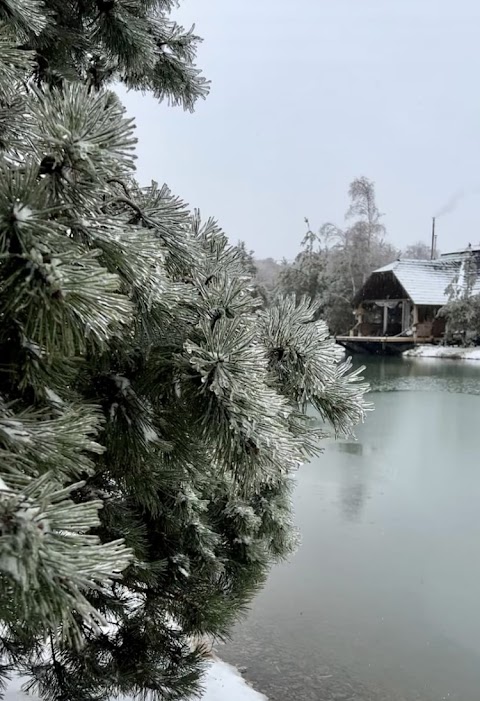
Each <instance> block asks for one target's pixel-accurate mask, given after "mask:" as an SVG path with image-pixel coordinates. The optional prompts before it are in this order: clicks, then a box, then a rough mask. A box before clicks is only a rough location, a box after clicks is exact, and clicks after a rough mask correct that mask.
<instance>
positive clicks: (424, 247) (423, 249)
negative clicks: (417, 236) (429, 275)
mask: <svg viewBox="0 0 480 701" xmlns="http://www.w3.org/2000/svg"><path fill="white" fill-rule="evenodd" d="M430 256H431V248H430V246H429V245H428V244H426V243H424V242H423V241H417V242H416V243H411V244H410V245H409V246H407V247H406V249H405V250H404V251H402V256H401V257H402V258H406V259H407V260H430Z"/></svg>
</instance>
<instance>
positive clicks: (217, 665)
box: [202, 657, 267, 701]
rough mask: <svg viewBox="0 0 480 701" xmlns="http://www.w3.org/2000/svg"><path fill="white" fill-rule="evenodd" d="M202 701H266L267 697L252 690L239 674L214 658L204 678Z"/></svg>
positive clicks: (233, 668)
mask: <svg viewBox="0 0 480 701" xmlns="http://www.w3.org/2000/svg"><path fill="white" fill-rule="evenodd" d="M204 687H205V693H204V694H203V696H202V701H267V697H266V696H264V695H263V694H260V693H259V692H258V691H255V690H254V689H252V687H251V686H249V685H248V684H247V682H246V681H245V679H244V678H243V677H242V675H241V674H240V672H238V670H236V669H235V667H231V666H230V665H229V664H227V663H226V662H222V660H219V659H218V658H216V657H214V658H213V661H212V664H211V665H210V667H209V668H208V671H207V673H206V675H205V677H204Z"/></svg>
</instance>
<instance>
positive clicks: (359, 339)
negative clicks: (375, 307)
mask: <svg viewBox="0 0 480 701" xmlns="http://www.w3.org/2000/svg"><path fill="white" fill-rule="evenodd" d="M335 340H336V342H337V343H339V344H340V345H341V346H343V347H344V348H346V349H347V350H349V351H351V352H352V353H368V354H374V355H398V354H400V353H403V352H404V351H406V350H410V348H414V347H415V346H416V345H418V344H420V343H421V344H430V343H433V341H434V339H433V338H432V337H431V336H428V337H419V336H416V337H415V338H414V337H413V336H336V337H335Z"/></svg>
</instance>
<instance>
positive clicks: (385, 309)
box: [383, 305, 388, 336]
mask: <svg viewBox="0 0 480 701" xmlns="http://www.w3.org/2000/svg"><path fill="white" fill-rule="evenodd" d="M387 328H388V307H387V305H385V306H384V307H383V335H384V336H386V335H387Z"/></svg>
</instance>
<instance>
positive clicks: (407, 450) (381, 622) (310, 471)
mask: <svg viewBox="0 0 480 701" xmlns="http://www.w3.org/2000/svg"><path fill="white" fill-rule="evenodd" d="M365 375H366V377H367V378H368V380H369V381H370V382H371V385H372V395H371V398H372V400H373V401H374V403H375V407H376V409H375V412H374V413H372V414H371V415H369V417H368V419H367V422H366V423H365V424H364V425H363V426H361V427H360V428H359V429H358V431H357V438H358V440H357V442H354V441H341V442H337V443H335V442H330V443H328V444H327V445H326V449H325V453H324V454H323V455H322V456H321V457H320V458H318V459H317V460H315V461H314V462H312V463H311V464H309V465H306V466H304V467H303V468H302V469H301V471H300V472H299V474H298V479H297V488H296V493H295V512H296V521H297V524H298V527H299V529H300V531H301V533H302V545H301V547H300V549H299V550H298V552H297V553H296V555H295V556H294V557H293V558H292V559H291V560H290V562H288V563H286V564H284V565H281V566H278V567H276V568H275V569H274V570H273V571H272V573H271V576H270V578H269V581H268V583H267V586H266V587H265V590H264V591H263V592H262V593H261V594H260V595H259V596H258V597H257V599H256V601H255V603H254V605H253V608H252V611H251V614H250V615H249V617H248V619H247V620H246V621H245V622H243V623H242V624H240V625H239V626H238V627H237V629H236V631H235V636H234V639H233V641H232V642H231V643H229V644H228V645H227V646H226V647H223V648H221V649H220V654H221V655H222V656H223V657H224V658H225V659H226V660H228V661H230V662H232V663H234V664H237V665H239V666H241V667H244V668H245V669H244V672H245V676H246V677H247V678H248V679H250V680H251V681H252V682H253V683H254V685H255V686H256V688H257V689H259V690H260V691H263V692H264V693H266V694H267V695H268V697H269V699H270V701H290V700H291V699H298V701H309V700H312V701H333V700H336V701H338V700H340V699H341V700H344V701H417V700H418V701H419V700H421V701H441V700H444V699H448V700H449V701H479V699H480V461H479V459H478V456H479V453H480V363H477V364H475V363H466V362H465V361H463V362H462V361H459V362H456V361H448V360H447V361H439V360H414V359H412V360H408V361H407V360H401V359H384V360H382V359H379V360H376V361H371V362H369V364H368V368H367V371H366V373H365Z"/></svg>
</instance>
